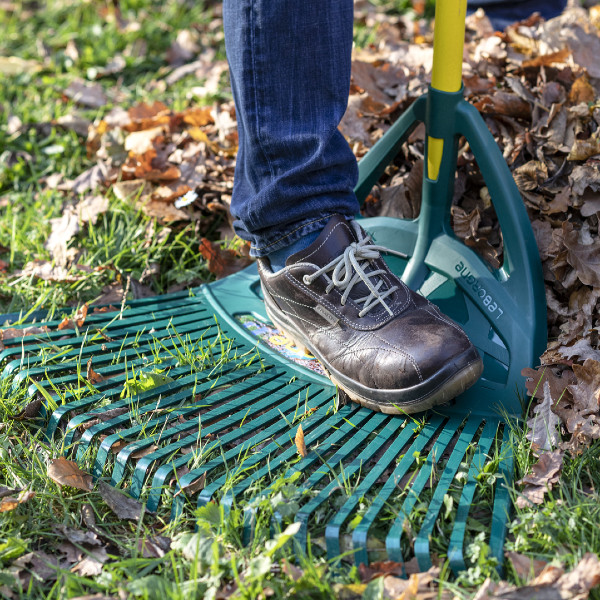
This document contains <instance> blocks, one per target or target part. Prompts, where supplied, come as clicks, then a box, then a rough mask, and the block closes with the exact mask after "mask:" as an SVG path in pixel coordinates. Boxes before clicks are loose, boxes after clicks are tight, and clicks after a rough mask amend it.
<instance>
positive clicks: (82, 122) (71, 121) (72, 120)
mask: <svg viewBox="0 0 600 600" xmlns="http://www.w3.org/2000/svg"><path fill="white" fill-rule="evenodd" d="M52 124H53V125H59V126H60V127H63V128H64V129H70V130H71V131H74V132H75V133H76V134H77V135H79V136H81V137H87V134H88V130H89V128H90V125H91V124H92V122H91V121H90V120H89V119H86V118H85V117H83V116H80V115H78V114H69V115H64V116H62V117H58V119H56V121H52Z"/></svg>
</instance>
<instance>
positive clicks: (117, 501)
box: [98, 481, 144, 521]
mask: <svg viewBox="0 0 600 600" xmlns="http://www.w3.org/2000/svg"><path fill="white" fill-rule="evenodd" d="M98 491H99V492H100V496H102V499H103V500H104V502H106V504H107V506H108V507H109V508H110V509H111V510H112V511H113V512H114V513H115V514H116V515H117V517H119V519H129V520H132V521H139V520H140V518H141V516H142V514H143V511H144V505H143V504H141V503H140V502H138V501H137V500H134V499H133V498H132V497H131V496H127V495H126V494H125V493H123V492H121V491H120V490H118V489H117V488H115V487H113V486H112V485H108V483H104V481H99V482H98Z"/></svg>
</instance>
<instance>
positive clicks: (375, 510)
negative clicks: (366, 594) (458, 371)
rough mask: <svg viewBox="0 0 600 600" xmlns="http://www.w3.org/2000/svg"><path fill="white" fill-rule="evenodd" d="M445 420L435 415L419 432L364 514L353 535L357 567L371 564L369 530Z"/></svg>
mask: <svg viewBox="0 0 600 600" xmlns="http://www.w3.org/2000/svg"><path fill="white" fill-rule="evenodd" d="M444 421H445V419H444V417H442V416H441V415H434V416H433V417H432V418H431V419H430V420H429V421H428V422H427V423H426V425H425V427H424V428H423V429H422V430H421V431H420V432H419V435H418V436H417V437H416V438H415V440H414V442H413V443H412V444H411V446H410V447H409V448H408V450H407V451H406V452H405V453H404V456H403V457H402V459H401V460H400V462H399V463H398V466H397V467H396V468H395V469H394V472H393V473H392V474H391V475H390V477H389V479H388V480H387V481H386V482H385V484H384V485H383V487H382V488H381V490H380V491H379V493H378V494H377V496H376V497H375V499H374V500H373V502H372V504H371V506H370V507H369V509H368V510H367V512H366V513H365V514H364V516H363V518H362V520H361V522H360V523H359V524H358V525H357V526H356V528H355V529H354V532H353V533H352V546H353V548H354V562H355V563H356V564H357V565H360V564H361V563H364V564H369V557H368V554H367V536H368V533H369V529H370V528H371V526H372V525H373V524H374V522H375V519H376V518H377V516H378V515H379V513H380V512H381V510H382V509H383V507H384V506H385V504H386V502H387V501H388V499H389V497H390V496H391V495H392V493H393V492H394V491H395V490H396V487H397V485H398V482H399V481H400V480H401V479H402V478H403V477H404V475H406V473H407V472H408V470H409V469H410V467H411V466H412V464H413V463H414V462H415V455H416V454H417V453H420V452H421V451H422V450H423V448H425V446H426V445H427V444H428V443H429V442H430V441H431V440H432V439H433V438H434V436H435V435H436V433H437V431H438V429H439V428H440V427H441V425H442V424H443V423H444ZM459 425H460V420H458V419H455V420H450V421H449V422H448V423H447V424H446V425H445V429H444V431H446V430H450V431H452V433H454V431H456V428H458V427H459Z"/></svg>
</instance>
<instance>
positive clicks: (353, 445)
mask: <svg viewBox="0 0 600 600" xmlns="http://www.w3.org/2000/svg"><path fill="white" fill-rule="evenodd" d="M377 416H379V417H380V418H379V419H376V417H373V418H372V419H371V421H370V422H369V423H370V424H373V426H372V427H371V428H370V429H368V428H366V427H365V428H364V429H361V430H359V431H357V432H356V433H355V434H354V436H353V438H352V440H350V441H349V442H347V443H346V444H345V445H344V447H343V448H341V449H340V451H339V453H338V452H336V454H335V455H334V456H333V457H332V458H331V461H330V462H331V468H332V469H334V468H335V467H336V466H337V464H338V463H339V462H341V460H343V458H345V457H346V456H348V454H350V453H354V452H356V450H357V448H361V447H362V444H363V442H364V440H365V438H366V437H367V435H368V434H369V433H371V432H372V431H374V429H375V427H376V426H378V425H381V424H382V422H384V421H387V422H386V423H385V425H384V426H383V427H382V429H381V430H380V431H379V432H378V433H377V436H376V437H375V438H374V439H373V440H371V441H370V442H369V444H368V445H367V446H366V447H364V448H363V449H362V451H361V452H360V453H359V454H358V456H357V457H356V458H355V459H353V460H352V462H350V463H349V464H347V465H344V466H343V476H351V475H354V473H356V472H358V471H360V469H361V468H362V466H363V463H365V462H367V461H369V460H371V459H372V458H373V457H374V456H375V455H376V454H377V453H378V452H379V451H380V450H381V448H382V447H383V446H384V445H385V443H386V442H387V441H388V440H389V439H390V438H391V437H392V435H394V434H395V433H396V432H397V431H398V429H399V427H400V425H401V424H400V423H399V419H390V418H389V417H387V416H386V415H382V414H380V413H378V414H377ZM375 421H376V422H375ZM328 463H329V461H328ZM328 471H329V469H327V470H325V469H324V468H321V471H317V472H316V473H313V474H312V475H311V476H310V477H309V478H308V480H307V482H306V488H307V489H310V488H311V485H313V484H316V483H318V482H319V481H320V480H321V479H322V478H323V477H324V476H325V475H326V474H327V473H328ZM338 487H339V481H338V480H337V479H334V480H333V481H331V482H330V483H329V484H328V485H326V486H325V487H324V488H323V489H322V490H321V491H320V492H319V493H318V494H317V495H316V496H315V497H314V498H313V499H312V500H310V501H309V502H308V503H307V504H305V505H304V506H303V507H302V508H301V509H300V511H299V512H298V514H297V515H296V520H297V521H299V522H300V523H301V526H300V530H299V531H298V533H297V534H296V536H295V539H296V541H297V542H298V543H299V544H300V546H301V547H302V548H304V547H305V545H306V538H307V534H308V521H309V519H310V516H311V514H312V513H313V512H314V511H315V510H317V508H319V506H321V504H323V503H324V502H325V501H326V500H328V499H329V497H330V496H331V495H332V493H333V491H334V490H335V489H337V488H338Z"/></svg>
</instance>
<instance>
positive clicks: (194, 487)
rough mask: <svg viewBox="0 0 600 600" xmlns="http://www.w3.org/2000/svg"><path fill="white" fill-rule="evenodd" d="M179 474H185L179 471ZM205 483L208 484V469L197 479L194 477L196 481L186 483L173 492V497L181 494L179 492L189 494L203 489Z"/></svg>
mask: <svg viewBox="0 0 600 600" xmlns="http://www.w3.org/2000/svg"><path fill="white" fill-rule="evenodd" d="M178 476H183V475H179V473H178ZM205 485H206V471H205V472H204V473H202V475H200V477H198V478H197V479H194V481H192V482H191V483H190V484H188V485H184V486H183V487H182V488H181V489H179V490H177V491H176V492H175V494H173V498H175V496H179V494H187V495H192V494H195V493H196V492H199V491H200V490H203V489H204V486H205Z"/></svg>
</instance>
